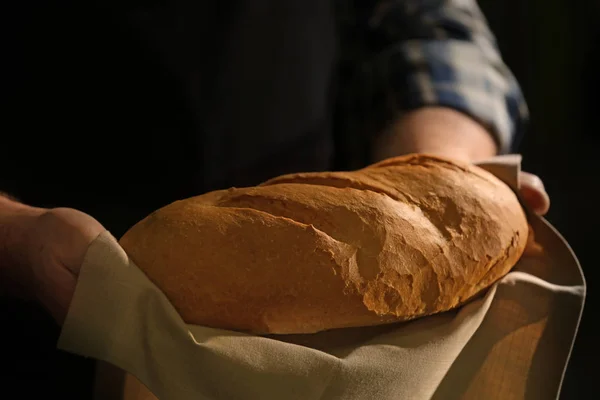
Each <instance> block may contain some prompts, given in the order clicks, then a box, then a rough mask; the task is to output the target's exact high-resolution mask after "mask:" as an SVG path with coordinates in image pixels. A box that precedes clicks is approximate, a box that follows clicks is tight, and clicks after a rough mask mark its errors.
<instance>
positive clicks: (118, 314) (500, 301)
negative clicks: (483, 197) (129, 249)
mask: <svg viewBox="0 0 600 400" xmlns="http://www.w3.org/2000/svg"><path fill="white" fill-rule="evenodd" d="M519 166H520V157H519V156H505V157H499V158H495V159H492V160H490V161H488V162H486V163H485V164H482V167H484V168H486V169H488V170H490V171H492V172H493V173H495V174H496V175H497V176H499V177H500V178H501V179H503V180H505V181H506V182H507V183H509V184H510V185H511V186H512V187H513V188H516V187H517V185H518V182H517V176H518V171H519ZM531 223H532V225H533V227H534V229H535V233H536V239H537V241H538V242H539V243H541V244H542V245H543V247H544V248H545V254H544V255H543V256H539V257H535V258H531V257H524V258H522V259H521V261H520V262H519V263H518V265H517V266H516V267H515V268H514V270H513V272H511V273H509V274H508V275H507V276H506V277H504V278H503V279H502V280H501V281H499V282H498V283H497V284H495V285H494V286H493V287H492V288H491V289H490V290H488V292H487V294H486V295H485V296H484V297H482V298H480V299H478V300H476V301H473V302H471V303H470V304H468V305H466V306H464V307H462V308H461V309H460V310H458V311H453V312H448V313H444V314H440V315H436V316H432V317H427V318H423V319H420V320H417V321H414V322H410V323H405V324H396V325H389V326H383V327H374V328H360V329H344V330H338V331H331V332H324V333H320V334H316V335H298V336H286V337H257V336H250V335H246V334H241V333H236V332H230V331H225V330H218V329H211V328H206V327H202V326H194V325H186V324H185V323H184V322H183V321H182V319H181V318H180V317H179V315H178V314H177V312H176V311H175V309H174V308H173V307H172V306H171V304H170V303H169V301H168V300H167V299H166V297H165V296H164V295H163V293H162V292H161V291H160V290H159V289H158V288H157V287H156V286H155V285H154V284H152V283H151V282H150V280H148V279H147V277H146V276H145V275H144V274H143V273H142V272H141V271H140V270H139V269H138V268H137V266H136V265H135V264H134V263H133V262H132V261H131V260H130V259H128V257H127V255H126V254H125V252H124V251H123V249H122V248H121V247H120V246H119V245H118V243H117V241H116V240H115V239H114V238H113V237H112V236H111V235H110V233H108V232H105V233H103V234H101V235H100V236H99V237H98V238H97V239H96V241H94V242H93V243H92V244H91V245H90V247H89V250H88V253H87V255H86V258H85V261H84V264H83V266H82V269H81V273H80V276H79V281H78V284H77V288H76V291H75V296H74V298H73V302H72V304H71V307H70V310H69V313H68V316H67V319H66V321H65V324H64V326H63V329H62V333H61V336H60V339H59V342H58V347H59V348H60V349H63V350H66V351H69V352H72V353H75V354H79V355H83V356H88V357H93V358H95V359H99V360H104V361H107V362H109V363H111V364H113V365H116V366H118V367H120V368H122V369H123V370H125V371H128V372H130V373H132V374H133V375H135V376H136V377H137V378H138V379H139V380H140V381H141V382H142V383H144V384H145V385H146V386H148V388H149V389H150V390H151V391H152V392H153V393H154V394H155V395H156V396H157V397H158V398H159V399H161V400H162V399H165V400H188V399H194V400H200V399H224V400H234V399H261V400H271V399H273V400H286V399H289V400H296V399H298V400H317V399H323V400H329V399H336V400H338V399H344V400H350V399H356V400H358V399H361V400H386V399H394V400H397V399H410V400H421V399H477V400H482V399H487V400H491V399H536V400H537V399H553V398H556V397H557V396H558V393H559V391H560V385H561V382H562V378H563V374H564V370H565V367H566V364H567V361H568V358H569V355H570V352H571V347H572V345H573V341H574V338H575V335H576V332H577V327H578V324H579V319H580V316H581V312H582V309H583V302H584V298H585V281H584V278H583V275H582V272H581V269H580V267H579V264H578V262H577V259H576V257H575V255H574V254H573V252H572V251H571V250H570V248H569V246H568V245H567V243H566V242H565V241H564V240H563V239H562V238H561V237H560V235H559V234H558V233H557V232H556V231H555V230H554V229H553V228H552V227H551V226H550V225H549V224H548V223H547V222H545V221H544V220H543V219H540V218H537V217H534V216H532V217H531ZM168 267H169V266H168V265H166V266H165V268H168ZM215 268H218V266H215Z"/></svg>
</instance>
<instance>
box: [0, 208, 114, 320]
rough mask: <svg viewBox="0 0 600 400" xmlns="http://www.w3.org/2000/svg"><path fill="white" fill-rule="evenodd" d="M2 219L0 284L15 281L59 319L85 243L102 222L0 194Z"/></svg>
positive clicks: (67, 299) (77, 270)
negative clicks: (25, 203) (26, 203)
mask: <svg viewBox="0 0 600 400" xmlns="http://www.w3.org/2000/svg"><path fill="white" fill-rule="evenodd" d="M0 222H1V223H2V225H3V227H2V234H0V240H1V241H2V243H0V286H7V285H10V286H15V287H19V288H20V289H21V294H23V295H24V296H25V297H27V298H29V299H32V300H36V301H38V302H40V303H41V304H42V305H43V306H44V307H45V308H46V309H47V310H48V311H49V312H50V314H51V315H52V317H54V319H55V320H56V321H57V322H58V323H59V324H62V322H63V321H64V319H65V317H66V314H67V311H68V308H69V305H70V303H71V298H72V297H73V293H74V292H75V285H76V283H77V276H78V274H79V269H80V268H81V264H82V263H83V258H84V256H85V254H86V251H87V248H88V246H89V245H90V243H91V242H92V241H93V240H94V239H95V238H96V237H97V236H98V235H99V234H100V233H101V232H103V231H104V230H105V229H104V227H103V226H102V225H101V224H100V223H99V222H98V221H96V220H95V219H94V218H92V217H90V216H89V215H87V214H85V213H82V212H81V211H77V210H74V209H69V208H56V209H50V210H46V209H40V208H34V207H29V206H26V205H23V204H19V203H16V202H14V201H11V200H8V199H6V198H1V199H0ZM5 289H6V288H5Z"/></svg>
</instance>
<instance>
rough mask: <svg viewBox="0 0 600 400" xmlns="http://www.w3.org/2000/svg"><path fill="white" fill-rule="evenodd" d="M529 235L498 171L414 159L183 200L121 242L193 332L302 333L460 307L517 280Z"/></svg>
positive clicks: (422, 157)
mask: <svg viewBox="0 0 600 400" xmlns="http://www.w3.org/2000/svg"><path fill="white" fill-rule="evenodd" d="M527 237H528V224H527V220H526V216H525V213H524V211H523V209H522V208H521V206H520V204H519V201H518V199H517V197H516V195H515V194H514V193H513V192H512V190H511V189H510V188H509V187H508V186H507V185H505V184H504V183H503V182H501V181H500V180H498V179H497V178H496V177H494V176H493V175H492V174H490V173H488V172H486V171H484V170H483V169H480V168H478V167H475V166H471V165H468V164H461V163H456V162H453V161H450V160H446V159H442V158H439V157H432V156H425V155H409V156H404V157H396V158H393V159H389V160H384V161H382V162H380V163H377V164H374V165H371V166H369V167H367V168H364V169H361V170H357V171H353V172H323V173H298V174H290V175H284V176H281V177H277V178H274V179H271V180H269V181H267V182H265V183H263V184H261V185H259V186H256V187H250V188H233V189H229V190H221V191H216V192H211V193H207V194H204V195H201V196H197V197H193V198H190V199H186V200H181V201H177V202H175V203H172V204H170V205H168V206H166V207H163V208H162V209H160V210H158V211H156V212H154V213H153V214H151V215H150V216H148V217H147V218H145V219H144V220H142V221H141V222H139V223H138V224H136V225H135V226H134V227H132V228H131V229H130V230H129V231H128V232H127V233H126V234H125V235H124V236H123V238H121V240H120V243H121V245H122V247H123V248H124V249H125V251H126V252H127V253H128V255H129V256H130V257H131V258H132V260H133V261H134V262H135V263H136V265H137V266H138V267H139V268H140V269H141V270H142V271H144V272H145V274H146V275H147V276H148V278H149V279H150V280H151V281H153V282H154V283H155V284H156V285H157V286H158V287H159V288H160V289H161V290H162V291H163V292H164V293H165V295H166V296H167V298H168V299H169V300H170V301H171V303H172V304H173V306H174V307H175V308H176V309H177V311H178V312H179V313H180V315H181V316H182V318H183V319H184V320H185V321H186V322H187V323H192V324H198V325H203V326H209V327H215V328H223V329H232V330H239V331H246V332H251V333H257V334H290V333H313V332H318V331H322V330H328V329H335V328H344V327H358V326H369V325H378V324H384V323H391V322H396V321H406V320H410V319H414V318H417V317H421V316H425V315H430V314H435V313H439V312H443V311H447V310H450V309H453V308H455V307H457V306H459V305H461V304H463V303H465V302H467V301H469V300H470V299H472V298H473V297H474V296H476V295H477V294H479V293H480V292H481V291H482V290H484V289H486V288H488V287H489V286H490V285H492V284H493V283H494V282H495V281H497V280H498V279H499V278H501V277H502V276H504V275H505V274H506V273H508V271H509V270H510V269H511V268H512V267H513V266H514V264H515V263H516V262H517V261H518V259H519V258H520V257H521V255H522V254H523V251H524V249H525V246H526V243H527Z"/></svg>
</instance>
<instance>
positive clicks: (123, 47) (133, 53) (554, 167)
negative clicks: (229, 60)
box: [0, 0, 600, 399]
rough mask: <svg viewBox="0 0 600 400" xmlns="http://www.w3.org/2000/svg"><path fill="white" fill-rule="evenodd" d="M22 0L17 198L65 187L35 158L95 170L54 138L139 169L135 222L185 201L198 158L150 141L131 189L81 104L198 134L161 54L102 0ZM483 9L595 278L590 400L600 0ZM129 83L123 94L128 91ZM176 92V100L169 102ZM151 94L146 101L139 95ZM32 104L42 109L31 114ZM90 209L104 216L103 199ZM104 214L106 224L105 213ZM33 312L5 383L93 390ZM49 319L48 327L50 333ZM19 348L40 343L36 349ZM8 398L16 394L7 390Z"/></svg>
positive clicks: (1, 175)
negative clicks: (20, 185)
mask: <svg viewBox="0 0 600 400" xmlns="http://www.w3.org/2000/svg"><path fill="white" fill-rule="evenodd" d="M18 3H19V4H17V5H8V4H3V5H1V6H0V7H1V8H2V12H0V29H2V30H3V32H2V44H3V46H2V49H3V54H4V55H3V58H4V57H6V58H5V59H4V62H3V64H4V66H5V69H4V70H3V72H2V75H3V78H2V86H1V87H0V91H1V93H2V95H1V98H2V107H3V111H4V112H3V114H4V116H3V118H2V125H1V127H0V157H3V158H5V159H10V160H11V163H10V165H5V164H2V166H3V169H2V171H1V172H0V190H10V189H11V185H12V184H14V182H15V181H16V180H21V181H23V180H27V181H28V182H30V183H31V185H30V187H31V189H30V190H29V191H27V190H21V191H20V192H19V193H18V194H19V195H20V196H21V198H22V199H23V201H26V202H29V201H31V202H34V203H37V204H39V203H40V201H41V202H42V203H43V201H42V200H41V199H43V196H42V195H41V193H44V192H48V191H50V192H51V191H52V189H53V187H52V185H51V184H49V183H47V182H52V179H50V178H52V177H47V178H48V179H46V178H45V177H44V176H43V173H42V176H41V177H40V172H39V168H38V169H37V172H36V173H35V174H34V173H33V172H30V169H31V168H32V167H33V165H34V164H35V163H36V162H44V163H52V164H53V166H54V167H55V170H56V168H58V170H59V171H62V172H64V174H63V176H64V178H63V179H65V180H72V181H73V182H78V181H79V180H78V178H77V175H79V174H82V173H83V174H85V171H81V170H79V169H78V168H75V167H74V166H76V165H77V160H74V159H72V158H71V159H52V157H49V156H48V154H47V151H46V150H47V148H49V146H63V147H68V146H73V145H75V144H77V145H79V146H90V147H94V148H96V150H97V151H95V152H90V153H89V154H88V156H94V157H99V159H98V162H101V161H105V162H107V164H108V165H107V168H108V169H109V170H110V171H111V172H112V173H116V174H119V173H120V174H123V173H124V172H123V171H129V172H127V173H128V174H130V175H131V177H130V179H124V180H123V182H125V183H123V187H121V188H120V190H123V191H124V192H125V191H127V190H147V191H148V193H147V196H148V197H149V198H152V199H153V200H152V201H149V202H148V203H147V204H145V205H143V206H138V207H135V206H133V205H132V206H131V208H132V209H131V210H129V211H130V218H131V215H133V216H134V218H137V216H143V215H145V214H147V212H148V211H151V210H152V209H153V208H156V206H157V205H161V204H162V203H164V202H165V201H167V199H168V198H172V196H178V197H182V196H184V195H186V194H188V193H189V188H185V187H184V188H179V187H178V182H177V181H176V180H172V179H170V180H169V179H166V178H165V176H169V175H171V176H172V175H173V174H172V173H171V172H172V171H175V170H177V171H180V170H185V169H186V168H187V167H189V166H187V165H185V161H177V158H173V157H172V158H170V159H169V160H162V159H153V158H152V153H153V149H156V148H162V146H165V144H164V143H163V142H161V141H157V142H155V143H150V144H144V145H143V146H142V151H147V153H148V157H149V163H148V165H154V166H155V168H156V170H151V171H150V173H147V174H146V176H150V177H152V176H154V177H155V179H156V183H155V185H154V186H155V187H160V188H162V189H161V190H158V189H156V188H155V189H154V190H150V189H147V188H145V186H144V188H142V187H141V186H140V187H134V188H133V189H132V188H131V187H129V186H128V185H126V182H128V181H129V182H133V181H135V178H136V176H137V175H136V174H137V173H138V171H137V170H136V168H135V166H129V168H126V165H125V166H124V163H125V164H126V161H125V160H126V159H127V151H128V150H127V149H125V150H121V151H117V152H116V154H112V155H111V157H110V159H108V160H101V157H102V154H108V153H109V150H110V149H109V146H107V145H106V144H103V143H101V141H99V140H98V138H99V137H102V135H103V134H105V133H107V132H111V131H114V130H115V129H117V127H115V122H114V121H115V120H116V119H115V118H110V119H109V118H107V119H106V120H105V119H103V118H102V116H101V112H100V111H99V110H97V109H96V110H91V111H90V110H89V109H88V108H87V107H86V105H85V104H78V102H77V101H76V100H73V99H77V98H78V97H80V96H82V95H83V94H84V93H86V92H87V93H89V92H90V91H91V92H94V93H96V94H97V96H98V99H103V98H111V104H110V106H111V110H113V113H115V114H116V115H121V116H122V117H123V118H121V119H120V121H122V122H120V123H121V124H122V125H121V126H119V127H118V129H121V130H123V129H124V130H130V131H132V132H140V126H139V121H142V120H145V121H146V122H145V123H146V126H147V127H150V126H152V129H149V128H148V132H149V131H150V130H152V131H153V132H155V133H156V135H157V136H156V137H160V136H159V135H160V133H161V132H162V134H163V135H164V133H165V132H167V133H168V132H170V130H172V129H174V127H178V129H181V130H185V129H187V128H186V127H187V126H188V125H189V124H188V121H186V118H189V117H188V116H187V115H188V114H187V113H186V110H182V109H180V108H178V107H177V104H178V102H177V101H176V100H177V99H178V98H180V97H181V96H182V94H181V93H177V92H176V91H174V90H173V89H172V87H173V85H171V83H172V82H170V81H169V79H170V78H169V75H168V74H167V73H166V72H165V71H164V69H163V68H162V67H161V66H160V65H157V64H156V63H155V62H154V61H153V60H151V59H149V56H148V53H147V52H145V51H144V43H142V42H139V40H138V39H136V38H135V35H132V33H131V32H129V31H128V30H127V28H125V27H124V26H123V25H122V24H121V21H119V20H118V19H115V18H114V16H112V15H110V14H108V13H103V12H102V11H101V10H99V9H96V8H92V7H90V6H85V5H81V4H79V5H76V3H75V2H71V3H70V2H60V3H59V2H56V1H52V2H44V1H34V2H31V1H30V2H18ZM480 4H481V6H482V8H483V10H484V12H485V14H486V15H487V17H488V20H489V21H490V24H491V26H492V29H493V30H494V32H495V33H496V35H497V38H498V41H499V43H500V47H501V50H502V52H503V55H504V58H505V60H506V61H507V63H508V64H509V66H510V67H511V69H512V70H513V72H514V73H515V75H516V76H517V78H518V79H519V81H520V83H521V85H522V88H523V91H524V93H525V96H526V98H527V100H528V104H529V107H530V110H531V114H532V123H531V126H530V128H529V131H528V134H527V136H526V138H525V139H524V141H523V143H522V146H521V149H520V152H521V153H522V154H523V155H524V156H525V157H524V168H525V169H526V170H528V171H531V172H533V173H536V174H538V175H540V176H541V177H542V178H543V179H544V182H545V184H546V187H547V190H548V192H549V194H550V197H551V199H552V207H551V211H550V213H549V215H548V219H549V220H550V222H551V223H552V224H554V225H555V226H556V227H557V228H558V230H559V231H560V232H561V233H562V234H563V235H564V236H565V237H566V239H567V240H568V241H569V243H570V244H571V245H572V247H573V249H574V250H575V253H576V254H577V255H578V256H579V259H580V261H581V264H582V266H583V269H584V272H585V274H586V278H587V282H588V299H587V303H586V309H585V312H584V318H583V321H582V325H581V329H580V333H579V336H578V338H577V342H576V345H575V348H574V352H573V355H572V358H571V363H570V366H569V369H568V371H567V376H566V380H565V383H564V386H563V396H562V397H563V398H569V399H570V398H573V399H580V398H591V395H587V393H594V392H595V390H594V389H595V387H596V386H597V385H595V382H594V379H595V373H594V372H592V371H593V370H592V367H591V366H592V365H593V358H594V357H595V356H597V355H599V352H598V351H597V346H598V344H597V343H596V342H595V341H594V339H595V338H597V337H598V334H599V333H600V330H599V328H597V327H596V325H595V324H594V320H593V315H594V314H595V313H596V312H597V310H598V306H599V304H598V303H599V300H598V297H597V295H596V294H595V290H596V281H597V279H598V272H597V270H596V267H595V265H594V264H595V263H596V262H597V249H596V246H597V239H598V238H597V226H598V225H599V224H600V217H599V216H598V213H597V212H596V209H595V206H596V196H594V191H595V185H596V184H597V182H598V178H597V177H598V174H599V173H600V163H598V162H596V160H595V155H596V151H597V149H598V145H599V144H600V143H599V142H600V135H598V132H597V128H596V125H597V118H598V114H599V112H598V106H597V104H598V102H597V99H596V96H597V94H598V93H600V76H599V74H598V71H600V41H599V39H600V28H599V24H598V20H599V18H598V16H599V15H600V7H598V5H596V4H595V3H594V2H592V1H581V0H572V1H555V2H552V1H542V0H503V1H497V0H481V1H480ZM74 12H77V13H78V16H79V18H77V19H76V20H74V19H73V18H71V16H72V15H73V13H74ZM74 43H75V44H76V45H75V46H73V44H74ZM74 49H76V51H74ZM107 55H111V56H110V57H109V56H107ZM90 66H93V68H90ZM33 70H35V73H33V72H32V71H33ZM119 74H121V75H126V76H128V82H127V88H126V89H124V90H119V82H116V81H115V80H114V76H115V75H119ZM116 90H119V91H118V95H117V96H115V91H116ZM61 96H67V97H70V98H71V101H68V102H66V104H68V107H66V108H61V109H57V107H56V106H55V105H56V103H57V101H58V99H59V98H60V97H61ZM165 98H168V99H174V100H173V101H165V100H164V99H165ZM140 99H145V100H144V101H142V102H141V103H140V101H139V100H140ZM98 104H101V101H100V100H99V101H98ZM23 110H31V113H29V114H28V113H27V112H24V111H23ZM32 113H33V115H32ZM117 119H118V118H117ZM61 130H66V131H72V132H79V134H78V135H77V136H76V137H74V138H71V139H68V140H67V139H63V140H62V141H61V140H60V139H57V136H58V135H55V134H54V132H57V131H58V132H60V131H61ZM141 131H143V129H142V130H141ZM27 132H35V133H34V134H33V133H30V134H31V137H27V139H26V140H24V139H23V137H21V138H20V139H19V140H16V139H14V138H12V139H11V135H13V134H17V135H19V136H21V135H24V134H25V135H27ZM140 135H141V133H140ZM156 137H154V136H152V135H149V134H148V135H146V136H144V137H142V136H139V137H136V135H135V134H132V139H131V140H132V141H134V142H136V143H135V145H136V146H138V147H137V148H139V146H140V143H141V142H143V141H149V142H152V141H153V140H156ZM153 138H154V139H153ZM27 141H31V143H30V144H31V147H28V148H27V151H26V152H24V154H25V156H24V157H22V158H19V159H16V160H15V158H14V157H13V158H11V157H9V155H10V154H11V153H13V152H14V147H13V148H11V146H13V145H15V143H18V145H19V146H23V144H24V143H25V142H27ZM103 146H104V147H103ZM21 150H22V149H21ZM98 155H100V156H98ZM74 157H75V156H74ZM81 157H83V156H81ZM75 158H76V157H75ZM181 159H182V160H183V159H184V158H183V157H181ZM40 160H41V161H40ZM80 161H81V160H80ZM167 162H168V163H169V164H168V165H166V163H167ZM178 163H179V164H178ZM57 165H58V166H59V167H56V166H57ZM161 168H162V169H164V168H167V172H161V171H160V170H161ZM42 171H43V168H42ZM149 179H150V178H149ZM75 186H76V185H75ZM84 190H85V188H84V187H78V188H74V189H73V191H71V192H64V193H58V194H57V193H54V194H53V195H54V197H53V198H54V199H59V200H60V199H64V201H65V204H66V203H67V202H68V204H69V205H71V206H77V201H78V193H80V192H81V191H84ZM107 201H112V200H111V199H109V198H107V199H103V198H101V197H99V198H98V210H100V209H101V208H106V207H107V204H106V202H107ZM109 208H110V207H109ZM125 208H127V207H125ZM86 211H88V212H90V213H91V214H92V215H95V216H98V214H97V213H95V212H94V209H93V207H92V209H88V210H86ZM127 211H128V210H127V209H125V210H121V211H120V212H121V213H126V212H127ZM98 212H100V211H98ZM105 218H108V217H105ZM112 218H113V221H114V224H115V230H117V231H118V230H119V229H124V227H125V224H124V225H123V226H122V227H119V226H118V223H117V222H116V221H117V220H121V216H120V215H118V213H116V214H115V215H113V217H112ZM101 221H103V222H106V219H101ZM26 310H27V312H26V313H24V312H23V308H22V306H20V305H18V307H17V305H15V304H9V303H7V302H3V303H2V305H1V306H0V318H1V319H0V321H2V322H0V329H1V330H2V331H3V335H4V336H5V337H3V338H2V342H0V363H2V364H1V366H0V383H2V384H3V386H4V387H17V388H20V391H21V396H19V397H22V398H30V397H28V396H29V395H28V394H30V395H31V396H33V395H34V393H35V394H36V395H38V394H40V393H52V392H53V390H54V389H56V393H60V396H61V397H62V398H81V394H82V393H85V392H86V390H87V389H86V387H89V384H90V382H89V374H87V373H86V372H89V370H90V368H91V363H90V362H84V363H82V364H81V366H80V367H79V368H78V370H77V371H75V372H73V371H72V370H67V369H65V368H63V366H64V365H66V363H68V362H69V361H72V357H71V356H69V355H60V358H59V360H57V359H56V358H55V357H56V355H55V354H54V353H52V347H53V344H54V342H55V340H56V335H57V334H58V330H56V329H54V328H53V327H52V323H51V322H50V321H49V320H48V318H47V316H46V315H45V314H43V313H41V312H39V311H33V310H30V309H29V308H27V309H26ZM15 327H16V328H15ZM40 327H43V329H42V331H41V332H40ZM48 332H50V333H48ZM11 343H27V351H25V350H24V348H23V347H18V346H16V347H15V346H13V345H12V344H11ZM50 354H51V355H52V357H51V358H49V357H48V355H50ZM3 360H4V361H3ZM6 360H13V361H10V362H7V361H6ZM15 360H17V361H15ZM19 360H20V361H19ZM15 370H20V371H30V374H31V375H32V376H35V377H36V379H35V381H36V384H35V385H33V386H32V385H30V384H28V383H27V382H23V381H15V380H14V371H15ZM24 393H25V394H24ZM69 396H71V397H69ZM0 397H4V396H3V394H2V393H0Z"/></svg>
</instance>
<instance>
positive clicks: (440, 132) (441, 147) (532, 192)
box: [374, 107, 550, 215]
mask: <svg viewBox="0 0 600 400" xmlns="http://www.w3.org/2000/svg"><path fill="white" fill-rule="evenodd" d="M497 151H498V149H497V146H496V143H495V142H494V140H493V138H492V135H490V133H489V132H488V131H487V130H486V128H485V127H484V126H483V125H481V124H480V123H479V122H477V121H475V120H474V119H472V118H470V117H468V116H467V115H466V114H463V113H461V112H458V111H455V110H452V109H450V108H445V107H424V108H420V109H418V110H415V111H411V112H409V113H407V114H406V115H404V116H403V117H402V118H400V119H399V120H398V121H397V123H396V124H394V125H393V126H392V128H391V129H390V131H389V132H386V133H385V134H383V135H381V136H380V138H379V140H378V142H376V143H375V144H374V157H375V159H376V160H382V159H385V158H389V157H393V156H398V155H401V154H408V153H426V154H431V155H438V156H441V157H446V158H450V159H455V160H458V161H465V162H477V161H482V160H485V159H486V158H490V157H493V156H495V155H496V154H497ZM520 179H521V194H522V196H523V199H524V200H525V201H526V202H527V204H528V205H529V207H531V209H532V210H533V211H534V212H535V213H537V214H539V215H544V214H546V213H547V212H548V209H549V208H550V199H549V197H548V194H547V193H546V190H545V188H544V184H543V183H542V181H541V179H540V178H538V177H537V176H535V175H533V174H530V173H527V172H522V173H521V177H520Z"/></svg>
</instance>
